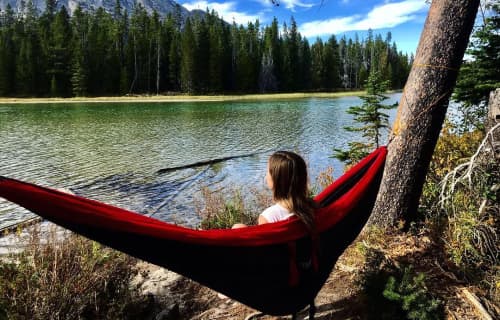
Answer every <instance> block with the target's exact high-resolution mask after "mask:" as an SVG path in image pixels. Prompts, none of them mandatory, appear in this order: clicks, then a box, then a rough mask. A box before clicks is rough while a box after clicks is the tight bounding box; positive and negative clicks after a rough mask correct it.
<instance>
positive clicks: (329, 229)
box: [0, 147, 387, 315]
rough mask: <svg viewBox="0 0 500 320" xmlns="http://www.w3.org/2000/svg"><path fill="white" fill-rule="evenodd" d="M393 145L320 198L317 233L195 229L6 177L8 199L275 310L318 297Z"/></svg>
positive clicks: (2, 182) (368, 204)
mask: <svg viewBox="0 0 500 320" xmlns="http://www.w3.org/2000/svg"><path fill="white" fill-rule="evenodd" d="M386 153H387V150H386V148H385V147H381V148H379V149H377V150H375V151H374V152H373V153H372V154H370V155H369V156H368V157H366V158H365V159H363V160H362V161H361V162H360V163H359V164H357V165H356V166H354V167H353V168H352V169H350V170H349V171H348V172H346V173H345V174H344V175H343V176H341V177H340V178H338V179H337V180H336V181H335V182H334V183H333V184H332V185H330V186H329V187H327V188H326V189H325V190H324V191H323V192H321V193H320V194H319V195H318V196H316V198H315V201H317V202H318V203H319V205H320V209H318V210H317V214H316V225H317V229H318V236H317V239H314V240H311V238H310V236H309V235H308V233H307V231H306V229H305V227H304V226H303V224H302V223H301V222H300V221H299V220H298V219H297V218H291V219H288V220H286V221H281V222H276V223H270V224H264V225H259V226H251V227H248V228H243V229H234V230H193V229H188V228H184V227H180V226H176V225H173V224H169V223H166V222H162V221H159V220H155V219H152V218H148V217H145V216H143V215H140V214H137V213H134V212H130V211H127V210H124V209H120V208H117V207H113V206H110V205H107V204H104V203H100V202H97V201H93V200H89V199H85V198H82V197H78V196H74V195H69V194H66V193H63V192H59V191H56V190H52V189H48V188H44V187H40V186H36V185H33V184H29V183H25V182H20V181H17V180H14V179H9V178H3V177H0V197H3V198H5V199H7V200H9V201H12V202H14V203H17V204H19V205H21V206H23V207H25V208H26V209H28V210H30V211H32V212H34V213H36V214H38V215H40V216H42V217H44V218H46V219H48V220H50V221H52V222H54V223H56V224H58V225H60V226H63V227H65V228H67V229H70V230H72V231H74V232H76V233H79V234H82V235H84V236H86V237H88V238H90V239H93V240H96V241H99V242H101V243H102V244H105V245H107V246H110V247H112V248H115V249H117V250H120V251H123V252H125V253H127V254H130V255H132V256H135V257H137V258H140V259H143V260H145V261H148V262H151V263H154V264H156V265H159V266H162V267H165V268H168V269H169V270H172V271H174V272H177V273H179V274H182V275H184V276H187V277H189V278H191V279H193V280H195V281H197V282H199V283H201V284H203V285H205V286H207V287H210V288H212V289H214V290H216V291H219V292H221V293H223V294H225V295H227V296H228V297H230V298H232V299H235V300H237V301H240V302H242V303H244V304H246V305H248V306H250V307H252V308H255V309H257V310H260V311H262V312H264V313H266V314H271V315H285V314H291V313H295V312H297V311H300V310H301V309H303V308H304V307H305V306H307V305H308V304H309V303H311V302H312V301H313V300H314V298H315V297H316V295H317V293H318V291H319V290H320V289H321V287H322V286H323V284H324V283H325V281H326V279H327V278H328V276H329V274H330V272H331V270H332V269H333V266H334V264H335V262H336V261H337V259H338V257H339V256H340V255H341V254H342V252H343V251H344V250H345V248H346V247H347V246H348V245H349V244H350V243H351V242H352V241H353V240H354V239H355V238H356V236H357V235H358V234H359V232H360V231H361V229H362V227H363V225H364V224H365V223H366V221H367V219H368V217H369V215H370V212H371V210H372V208H373V205H374V202H375V198H376V195H377V192H378V188H379V185H380V180H381V177H382V172H383V167H384V162H385V156H386Z"/></svg>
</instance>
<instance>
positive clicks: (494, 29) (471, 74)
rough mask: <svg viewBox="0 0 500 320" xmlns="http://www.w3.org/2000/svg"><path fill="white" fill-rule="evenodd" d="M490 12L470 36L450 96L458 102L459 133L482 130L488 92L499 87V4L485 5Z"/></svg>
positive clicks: (498, 2) (497, 2) (490, 3)
mask: <svg viewBox="0 0 500 320" xmlns="http://www.w3.org/2000/svg"><path fill="white" fill-rule="evenodd" d="M486 9H489V11H488V12H487V16H486V18H485V19H484V25H482V26H480V27H479V28H478V29H477V30H476V31H475V32H474V34H473V35H472V37H471V40H470V43H469V49H468V51H467V54H468V55H470V56H471V59H470V60H469V61H466V62H464V64H463V65H462V67H461V68H460V73H459V76H458V79H457V84H456V86H455V91H454V93H453V99H454V100H455V101H458V102H461V105H460V109H459V110H460V111H461V113H462V115H463V118H464V119H463V122H462V123H461V129H462V130H469V129H470V128H472V129H475V128H477V129H481V130H484V120H485V116H486V113H487V105H488V100H489V94H490V91H492V90H494V89H496V88H498V87H500V73H499V72H498V70H500V56H499V55H498V52H500V1H498V0H495V1H491V2H489V3H488V5H487V7H486Z"/></svg>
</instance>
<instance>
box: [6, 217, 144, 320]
mask: <svg viewBox="0 0 500 320" xmlns="http://www.w3.org/2000/svg"><path fill="white" fill-rule="evenodd" d="M134 265H135V264H134V260H133V259H132V258H130V257H128V256H126V255H124V254H121V253H119V252H117V251H113V250H111V249H109V248H105V247H103V246H101V245H100V244H98V243H96V242H93V241H90V240H88V239H86V238H83V237H81V236H77V235H74V234H65V235H64V236H61V235H60V234H57V233H56V231H55V230H51V231H50V233H49V236H48V237H43V241H42V236H41V233H40V230H39V228H37V227H34V228H33V229H31V231H30V237H29V240H28V241H27V244H26V247H25V248H24V250H23V251H22V252H20V253H16V254H11V255H9V256H8V257H7V259H3V260H1V261H0V292H1V293H2V294H1V295H0V319H2V313H3V314H5V315H6V317H7V318H8V319H96V318H99V319H110V318H126V316H125V315H124V313H123V309H124V307H125V306H126V305H127V302H129V301H131V299H132V298H133V297H134V295H135V293H134V292H133V291H132V290H131V289H130V288H129V281H130V278H131V276H132V275H133V274H134V272H135V271H134V268H133V266H134Z"/></svg>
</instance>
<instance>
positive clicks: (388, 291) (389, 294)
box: [383, 266, 444, 320]
mask: <svg viewBox="0 0 500 320" xmlns="http://www.w3.org/2000/svg"><path fill="white" fill-rule="evenodd" d="M397 276H398V277H397V278H396V276H389V278H388V280H387V283H386V285H385V289H384V291H383V296H384V297H385V298H386V299H387V300H389V301H393V302H396V303H397V304H398V306H399V307H400V308H401V309H402V310H403V311H404V312H406V318H407V319H412V320H431V319H443V318H444V315H443V311H442V309H440V308H441V302H440V301H439V300H437V299H433V298H432V297H431V295H430V294H429V293H428V290H427V287H426V286H425V274H423V273H419V274H415V273H414V272H413V270H412V267H411V266H408V267H405V268H404V269H403V271H402V273H400V274H398V275H397Z"/></svg>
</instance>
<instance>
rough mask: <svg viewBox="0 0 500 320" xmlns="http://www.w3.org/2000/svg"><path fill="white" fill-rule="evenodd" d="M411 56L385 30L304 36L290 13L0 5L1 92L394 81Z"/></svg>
mask: <svg viewBox="0 0 500 320" xmlns="http://www.w3.org/2000/svg"><path fill="white" fill-rule="evenodd" d="M411 62H412V57H411V56H410V57H409V56H408V55H407V54H403V53H402V52H400V51H398V49H397V46H396V44H395V43H394V42H392V38H391V34H390V33H388V34H387V35H386V36H385V38H383V37H382V36H381V35H379V34H377V35H374V34H373V32H372V31H371V30H368V31H367V35H366V37H364V38H362V39H360V38H359V36H357V35H356V36H355V38H354V39H351V38H347V37H345V36H343V37H341V38H340V39H337V38H336V37H335V36H334V35H332V36H331V37H330V38H329V39H328V40H326V41H325V40H322V39H321V38H318V39H316V41H315V42H314V43H313V44H312V45H310V44H309V42H308V40H307V39H306V38H305V37H303V36H301V34H300V33H299V32H298V30H297V24H296V22H295V20H294V19H293V17H292V18H291V20H290V22H289V23H288V24H287V23H283V24H282V25H281V26H280V23H279V22H278V21H277V19H276V18H275V19H274V20H273V21H272V23H271V24H270V25H267V26H262V25H261V24H260V23H259V21H255V22H249V23H248V25H247V26H243V25H237V24H236V23H234V22H233V23H232V24H229V23H227V22H225V21H224V20H222V19H221V18H220V17H219V16H218V14H217V13H216V12H214V11H212V12H208V10H207V12H206V13H205V14H198V15H195V16H191V17H189V18H187V19H183V18H182V17H181V14H180V10H178V11H177V12H174V13H171V14H169V15H167V16H166V17H161V16H160V15H159V14H158V13H156V12H153V13H151V14H149V13H148V12H147V11H146V10H145V9H144V7H142V6H141V5H136V6H135V7H134V10H133V11H132V12H130V13H129V12H127V11H126V10H124V9H123V8H122V7H121V6H120V2H119V1H116V5H115V8H114V12H111V13H109V12H106V11H105V10H104V9H103V8H98V9H95V10H92V11H84V10H82V9H81V8H80V7H78V8H77V9H76V10H75V11H74V12H73V15H71V16H70V14H69V13H68V11H67V9H66V8H65V7H61V8H60V9H57V7H56V0H47V7H46V9H45V11H44V12H41V13H38V12H37V10H36V9H35V8H34V6H33V3H32V1H28V2H26V3H25V7H24V8H22V10H21V11H20V13H16V12H14V10H13V9H12V8H11V7H9V6H8V7H7V8H6V10H5V11H0V96H4V97H8V96H14V97H71V96H117V95H125V94H172V93H190V94H193V93H194V94H215V93H257V92H297V91H337V90H352V89H360V88H363V86H364V84H365V83H366V80H367V79H368V75H369V74H370V72H371V71H377V72H378V73H379V74H380V75H381V77H382V78H383V80H385V81H389V83H390V87H391V88H393V89H397V88H402V87H403V85H404V83H405V81H406V78H407V76H408V73H409V69H410V66H411Z"/></svg>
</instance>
